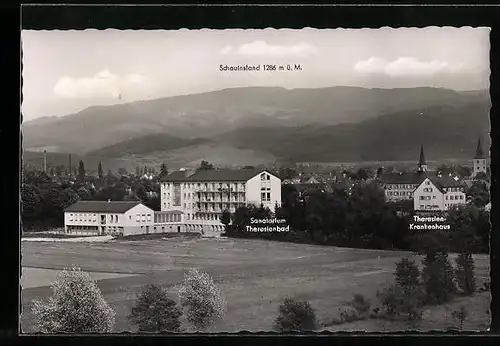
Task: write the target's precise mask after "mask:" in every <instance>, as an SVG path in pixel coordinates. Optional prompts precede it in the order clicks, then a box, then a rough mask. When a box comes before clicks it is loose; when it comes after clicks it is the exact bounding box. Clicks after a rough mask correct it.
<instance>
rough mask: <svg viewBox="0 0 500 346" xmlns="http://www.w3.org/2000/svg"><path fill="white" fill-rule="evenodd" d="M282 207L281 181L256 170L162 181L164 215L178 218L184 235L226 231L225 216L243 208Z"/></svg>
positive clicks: (177, 175) (182, 173) (173, 175)
mask: <svg viewBox="0 0 500 346" xmlns="http://www.w3.org/2000/svg"><path fill="white" fill-rule="evenodd" d="M249 204H254V205H256V206H260V205H263V206H264V207H267V208H269V209H270V210H271V211H274V210H275V207H276V206H277V205H278V206H280V205H281V180H280V179H279V178H278V177H276V176H274V175H273V174H271V173H269V172H267V171H265V170H264V171H263V170H255V169H241V170H228V169H216V170H198V171H197V172H195V173H194V174H188V172H187V171H177V172H173V173H171V174H169V175H168V176H166V177H163V178H162V179H161V212H160V213H158V214H161V213H176V215H179V216H178V217H179V219H180V224H181V226H180V227H181V229H182V231H187V232H190V231H194V232H202V233H209V234H210V233H214V232H215V234H217V233H218V232H221V231H223V229H224V226H223V224H222V223H221V222H220V218H221V215H222V212H223V211H224V210H228V211H229V212H231V213H233V212H235V211H236V209H237V208H238V207H240V206H243V205H249Z"/></svg>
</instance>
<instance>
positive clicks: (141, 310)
mask: <svg viewBox="0 0 500 346" xmlns="http://www.w3.org/2000/svg"><path fill="white" fill-rule="evenodd" d="M181 314H182V311H181V309H180V308H178V307H177V305H176V302H175V301H174V300H172V299H170V298H169V297H168V294H167V291H166V290H165V289H164V288H163V287H161V286H159V285H154V284H152V285H147V286H145V287H144V288H143V290H142V292H140V293H139V294H138V295H137V300H136V302H135V303H134V306H133V307H132V311H131V313H130V315H129V316H128V319H129V320H130V321H131V322H132V323H133V324H135V325H137V326H138V329H139V332H178V331H180V327H181V323H180V321H179V317H180V316H181Z"/></svg>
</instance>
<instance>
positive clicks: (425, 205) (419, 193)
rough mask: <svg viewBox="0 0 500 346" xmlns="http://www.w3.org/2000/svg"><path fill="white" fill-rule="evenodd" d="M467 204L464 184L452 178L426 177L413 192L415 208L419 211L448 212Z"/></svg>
mask: <svg viewBox="0 0 500 346" xmlns="http://www.w3.org/2000/svg"><path fill="white" fill-rule="evenodd" d="M466 203H467V200H466V197H465V186H464V184H463V182H461V181H460V180H459V179H456V178H453V177H452V176H442V177H436V178H434V177H433V178H431V177H426V178H425V179H424V180H423V181H422V183H421V184H420V185H419V186H418V187H417V188H416V189H415V191H414V192H413V207H414V209H415V210H418V211H446V210H448V209H450V208H452V207H454V206H456V205H463V204H466Z"/></svg>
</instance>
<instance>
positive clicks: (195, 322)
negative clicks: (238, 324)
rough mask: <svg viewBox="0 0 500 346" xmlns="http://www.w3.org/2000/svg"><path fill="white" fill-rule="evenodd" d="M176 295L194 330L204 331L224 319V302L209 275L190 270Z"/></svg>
mask: <svg viewBox="0 0 500 346" xmlns="http://www.w3.org/2000/svg"><path fill="white" fill-rule="evenodd" d="M178 293H179V301H180V303H181V306H182V308H183V311H184V315H185V316H186V318H187V320H188V322H189V323H190V324H191V325H192V326H193V327H194V328H195V329H197V330H205V329H207V328H208V327H209V326H210V325H212V324H213V323H215V322H216V321H217V320H219V319H222V318H224V316H225V313H226V301H225V299H224V297H223V295H222V292H221V290H220V289H219V287H218V286H217V285H216V284H215V283H214V281H213V279H212V278H211V277H210V275H209V274H207V273H205V272H202V271H199V270H198V269H190V270H189V271H188V272H187V273H186V274H184V281H183V283H182V285H181V287H180V289H179V292H178Z"/></svg>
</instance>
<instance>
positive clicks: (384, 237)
mask: <svg viewBox="0 0 500 346" xmlns="http://www.w3.org/2000/svg"><path fill="white" fill-rule="evenodd" d="M475 188H477V186H476V187H475ZM483 192H484V191H483V190H481V192H479V193H478V195H480V194H481V193H483ZM476 199H480V198H479V197H476ZM475 201H476V202H477V200H475ZM410 202H411V201H404V202H400V203H387V202H386V201H385V198H384V191H383V189H382V188H381V187H380V186H379V185H378V184H377V183H376V182H374V181H372V182H365V183H359V184H356V185H354V186H353V187H352V189H351V191H350V193H347V192H346V191H345V190H343V189H337V190H334V191H333V192H331V193H330V192H326V191H323V190H321V189H315V188H311V189H308V190H306V191H303V192H299V191H298V190H297V189H296V188H295V187H294V186H293V185H284V186H283V188H282V205H281V207H277V208H276V211H275V213H274V214H273V213H272V212H271V211H270V210H269V209H267V208H264V207H262V206H261V207H257V206H245V207H240V208H238V209H237V210H236V211H235V212H234V213H233V214H228V213H227V212H226V213H225V214H224V215H223V218H222V222H223V223H224V224H225V225H226V231H225V235H226V236H230V237H242V238H263V239H270V240H279V241H290V242H301V243H311V244H320V245H334V246H342V247H355V248H371V249H400V250H412V251H419V250H421V249H420V248H421V247H422V246H424V245H422V244H425V242H426V240H425V239H427V238H428V237H432V238H433V239H435V240H436V241H438V242H439V243H440V244H442V245H443V246H445V247H447V249H448V250H449V251H453V252H462V251H464V249H467V250H468V251H472V252H476V253H489V232H490V223H489V212H487V211H485V210H484V208H482V207H481V206H480V205H476V204H474V202H471V203H469V204H467V205H465V206H463V207H461V208H456V209H454V210H451V211H450V212H449V213H448V214H447V216H446V218H447V220H446V223H448V224H449V225H450V228H451V229H450V230H446V231H442V232H436V231H421V230H419V231H413V230H410V223H411V222H412V220H413V203H410ZM478 203H479V204H484V200H480V202H478ZM272 217H276V218H279V219H285V220H286V221H287V225H289V226H290V232H247V231H246V226H247V225H251V224H250V219H251V218H255V219H263V218H272ZM418 232H420V233H418ZM422 232H426V233H422ZM430 232H432V233H430Z"/></svg>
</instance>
